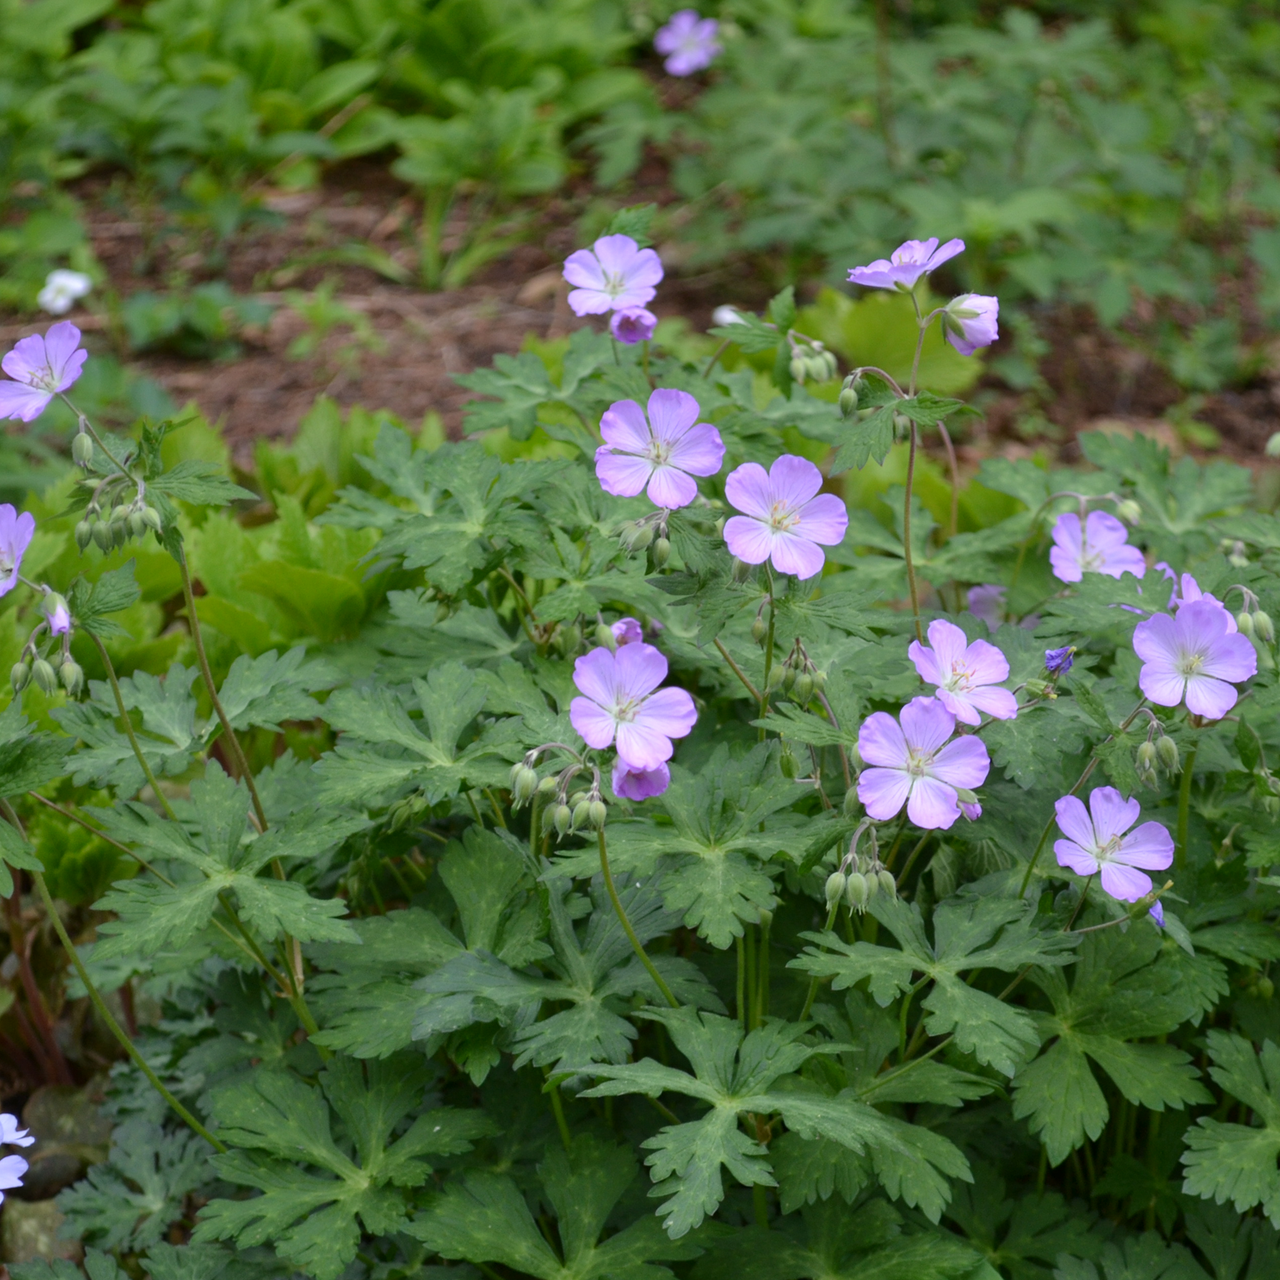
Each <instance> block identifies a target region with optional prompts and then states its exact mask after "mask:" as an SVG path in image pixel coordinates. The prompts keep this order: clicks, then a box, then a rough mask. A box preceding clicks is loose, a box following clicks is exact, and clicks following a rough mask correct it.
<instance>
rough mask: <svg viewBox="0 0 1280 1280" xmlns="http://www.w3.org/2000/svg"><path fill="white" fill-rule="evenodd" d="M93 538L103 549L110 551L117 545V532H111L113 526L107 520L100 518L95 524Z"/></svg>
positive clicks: (100, 548) (99, 547)
mask: <svg viewBox="0 0 1280 1280" xmlns="http://www.w3.org/2000/svg"><path fill="white" fill-rule="evenodd" d="M93 540H94V542H96V543H97V544H98V549H99V550H101V551H110V550H111V548H112V547H113V546H114V545H115V540H116V539H115V534H113V533H112V532H111V526H110V525H109V524H108V523H107V522H106V521H105V520H99V521H98V523H97V524H95V525H94V526H93Z"/></svg>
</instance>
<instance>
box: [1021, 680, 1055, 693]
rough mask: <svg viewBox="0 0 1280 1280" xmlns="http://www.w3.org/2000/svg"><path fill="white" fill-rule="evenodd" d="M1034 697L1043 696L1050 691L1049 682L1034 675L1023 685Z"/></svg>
mask: <svg viewBox="0 0 1280 1280" xmlns="http://www.w3.org/2000/svg"><path fill="white" fill-rule="evenodd" d="M1023 688H1025V689H1026V691H1027V692H1028V693H1029V694H1030V695H1031V696H1032V697H1033V698H1043V697H1044V695H1045V694H1046V693H1048V692H1049V682H1048V681H1047V680H1041V679H1040V678H1039V677H1038V676H1033V677H1032V678H1031V679H1030V680H1028V681H1027V683H1026V684H1025V685H1024V686H1023Z"/></svg>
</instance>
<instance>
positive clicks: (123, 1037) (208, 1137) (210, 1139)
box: [31, 871, 227, 1154]
mask: <svg viewBox="0 0 1280 1280" xmlns="http://www.w3.org/2000/svg"><path fill="white" fill-rule="evenodd" d="M31 878H32V879H33V880H34V881H35V886H36V890H37V891H38V892H39V894H40V899H41V901H42V902H43V903H44V909H45V910H46V911H47V912H48V913H49V919H50V920H51V921H52V922H53V927H54V929H55V930H56V931H57V934H58V938H59V940H60V941H61V943H62V948H63V950H64V951H65V952H66V953H67V958H68V959H69V960H70V961H71V963H72V965H73V966H74V968H75V971H76V973H77V974H78V975H79V976H80V981H81V982H82V983H84V989H85V990H86V991H87V992H88V993H89V999H90V1000H91V1001H92V1002H93V1007H94V1008H95V1009H96V1010H97V1011H98V1016H99V1017H100V1018H101V1019H102V1021H103V1022H104V1023H105V1024H106V1027H107V1030H108V1031H110V1032H111V1034H112V1035H113V1036H115V1038H116V1039H117V1040H118V1041H119V1042H120V1047H121V1048H122V1049H123V1050H124V1051H125V1052H126V1053H127V1054H128V1055H129V1057H130V1058H132V1059H133V1062H134V1065H135V1066H136V1067H137V1068H138V1070H139V1071H141V1072H142V1074H143V1075H144V1076H146V1077H147V1079H148V1081H150V1083H151V1087H152V1088H153V1089H154V1090H155V1091H156V1092H157V1093H158V1094H159V1095H160V1096H161V1097H162V1098H163V1099H164V1100H165V1101H166V1102H167V1103H168V1104H169V1106H170V1107H172V1108H173V1110H174V1113H175V1114H176V1115H177V1116H178V1118H179V1119H180V1120H181V1121H182V1122H183V1123H184V1124H186V1125H187V1126H189V1127H190V1128H191V1129H193V1130H194V1131H195V1132H196V1133H198V1134H199V1135H200V1136H201V1137H202V1138H203V1139H204V1140H205V1141H206V1142H207V1143H208V1144H209V1145H210V1146H211V1147H212V1148H213V1149H214V1150H215V1151H218V1152H221V1153H224V1154H225V1152H226V1150H227V1148H226V1147H225V1146H224V1145H223V1144H222V1143H221V1142H219V1141H218V1139H217V1138H215V1137H214V1136H213V1134H211V1133H210V1132H209V1130H208V1129H206V1128H205V1127H204V1125H202V1124H201V1123H200V1121H199V1120H197V1119H196V1118H195V1116H193V1115H192V1114H191V1112H190V1111H188V1110H187V1109H186V1107H184V1106H183V1105H182V1103H180V1102H179V1101H178V1100H177V1098H175V1097H174V1096H173V1094H172V1093H170V1092H169V1090H168V1089H166V1088H165V1086H164V1084H163V1082H162V1081H161V1079H160V1077H159V1076H158V1075H156V1073H155V1072H154V1071H152V1069H151V1067H150V1065H149V1064H148V1062H147V1060H146V1059H145V1058H144V1057H143V1056H142V1054H141V1053H139V1052H138V1049H137V1046H136V1045H135V1044H134V1043H133V1041H132V1040H130V1039H129V1036H128V1033H127V1032H126V1031H125V1029H124V1028H123V1027H122V1026H121V1025H120V1024H119V1023H118V1022H117V1021H116V1020H115V1018H114V1017H113V1016H112V1013H111V1010H110V1009H108V1008H107V1004H106V1001H105V1000H103V998H102V994H101V992H99V990H98V988H97V987H95V986H94V985H93V980H92V979H91V978H90V977H89V971H88V970H87V969H86V968H85V967H84V961H83V960H81V959H80V953H79V952H78V951H77V950H76V949H75V946H74V944H73V943H72V941H71V938H70V936H69V935H68V933H67V930H66V926H65V925H64V924H63V923H62V917H61V916H60V915H59V914H58V908H57V907H56V906H55V905H54V901H53V895H52V894H51V893H50V892H49V886H48V885H47V884H45V880H44V875H43V874H42V873H41V872H39V871H33V872H32V873H31Z"/></svg>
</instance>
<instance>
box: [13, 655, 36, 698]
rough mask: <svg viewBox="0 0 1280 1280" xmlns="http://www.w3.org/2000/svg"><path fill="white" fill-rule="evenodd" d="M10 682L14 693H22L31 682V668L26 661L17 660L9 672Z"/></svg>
mask: <svg viewBox="0 0 1280 1280" xmlns="http://www.w3.org/2000/svg"><path fill="white" fill-rule="evenodd" d="M9 683H10V684H11V685H13V691H14V693H21V692H22V691H23V689H25V688H26V687H27V685H29V684H30V683H31V668H30V667H29V666H27V664H26V663H25V662H15V663H14V664H13V669H12V670H11V671H10V672H9Z"/></svg>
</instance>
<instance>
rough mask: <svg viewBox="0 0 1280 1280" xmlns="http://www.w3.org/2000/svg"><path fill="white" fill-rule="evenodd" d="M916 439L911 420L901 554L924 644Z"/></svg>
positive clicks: (917, 637)
mask: <svg viewBox="0 0 1280 1280" xmlns="http://www.w3.org/2000/svg"><path fill="white" fill-rule="evenodd" d="M917 354H918V353H917ZM913 380H914V375H913ZM916 440H917V436H916V424H915V422H914V420H913V421H912V423H911V444H910V447H909V449H908V452H907V492H906V496H905V498H904V500H903V503H902V556H903V559H904V560H905V561H906V565H907V588H908V590H909V591H910V592H911V616H912V617H913V618H914V619H915V624H916V639H917V640H918V641H919V642H920V643H921V644H924V630H923V628H922V627H921V626H920V593H919V590H918V589H917V587H916V567H915V564H914V563H913V561H912V557H911V491H912V488H913V487H914V485H915V477H916Z"/></svg>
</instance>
